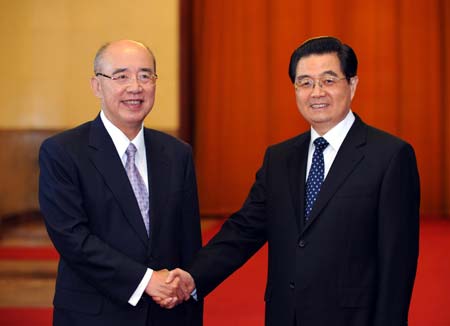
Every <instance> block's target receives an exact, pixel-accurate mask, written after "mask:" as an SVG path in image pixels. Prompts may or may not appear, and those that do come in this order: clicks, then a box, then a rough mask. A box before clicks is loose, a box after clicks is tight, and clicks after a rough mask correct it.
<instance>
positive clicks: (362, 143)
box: [160, 37, 420, 326]
mask: <svg viewBox="0 0 450 326" xmlns="http://www.w3.org/2000/svg"><path fill="white" fill-rule="evenodd" d="M289 77H290V79H291V81H292V83H293V86H294V91H295V97H296V101H297V107H298V109H299V111H300V113H301V114H302V116H303V117H304V118H305V120H307V121H308V122H309V123H310V125H311V128H310V130H308V131H307V132H305V133H303V134H301V135H299V136H297V137H294V138H292V139H289V140H287V141H285V142H283V143H280V144H277V145H273V146H270V147H269V148H268V149H267V152H266V155H265V158H264V162H263V165H262V167H261V168H260V170H259V171H258V173H257V175H256V180H255V182H254V184H253V186H252V188H251V190H250V193H249V195H248V197H247V200H246V201H245V203H244V205H243V207H242V208H241V209H240V210H239V211H238V212H237V213H235V214H233V215H232V216H231V217H230V218H229V219H228V220H227V221H226V222H225V223H224V225H223V227H222V229H221V230H220V231H219V233H218V234H217V235H216V236H215V237H214V238H213V239H212V240H211V241H210V242H209V243H208V244H207V245H206V247H204V248H203V249H201V250H200V252H199V253H198V254H197V256H196V259H195V260H194V263H193V264H192V265H191V266H190V267H189V268H188V270H187V271H188V272H189V274H188V273H187V272H184V271H182V270H181V269H176V270H174V271H172V272H171V275H170V276H169V279H168V280H169V281H170V280H171V278H172V277H174V276H178V277H182V280H183V282H182V283H185V284H187V285H188V288H189V289H188V290H192V289H193V288H196V291H197V295H198V297H199V298H202V297H204V296H206V295H207V294H208V293H209V292H211V291H212V290H213V289H214V288H215V287H216V286H217V285H218V284H219V283H220V282H222V281H223V280H224V279H225V278H226V277H228V276H229V275H230V274H231V273H233V272H234V271H235V270H236V269H238V268H239V267H240V266H241V265H242V264H244V263H245V261H247V260H248V259H249V258H250V257H251V256H252V255H253V254H254V253H255V252H256V251H257V250H258V249H259V248H261V246H262V245H263V244H264V243H266V242H268V245H269V261H268V276H267V286H266V293H265V301H266V325H270V326H272V325H273V326H277V325H301V326H330V325H333V326H387V325H391V326H394V325H396V326H406V325H407V324H408V308H409V304H410V298H411V293H412V289H413V283H414V278H415V273H416V266H417V257H418V238H419V201H420V198H419V197H420V194H419V177H418V172H417V165H416V159H415V155H414V151H413V149H412V147H411V146H410V145H409V144H408V143H406V142H404V141H402V140H400V139H399V138H397V137H394V136H392V135H389V134H387V133H385V132H383V131H380V130H378V129H375V128H373V127H371V126H369V125H367V124H365V123H364V122H363V121H362V120H361V118H360V117H359V116H358V115H357V114H356V113H353V111H352V109H351V102H352V99H353V97H354V95H355V91H356V88H357V85H358V77H357V58H356V55H355V53H354V51H353V50H352V48H351V47H350V46H348V45H346V44H343V43H341V41H339V40H338V39H336V38H333V37H319V38H314V39H310V40H308V41H306V42H305V43H303V44H302V45H301V46H300V47H299V48H298V49H296V50H295V51H294V53H293V54H292V56H291V61H290V65H289ZM236 295H238V293H236ZM160 304H162V305H165V306H167V307H171V306H172V305H173V303H171V302H169V301H160Z"/></svg>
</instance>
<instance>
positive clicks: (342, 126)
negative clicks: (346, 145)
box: [310, 110, 355, 152]
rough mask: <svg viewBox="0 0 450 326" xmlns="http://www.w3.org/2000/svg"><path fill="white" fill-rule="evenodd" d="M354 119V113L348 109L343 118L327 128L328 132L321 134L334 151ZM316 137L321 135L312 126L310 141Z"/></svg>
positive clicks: (342, 140)
mask: <svg viewBox="0 0 450 326" xmlns="http://www.w3.org/2000/svg"><path fill="white" fill-rule="evenodd" d="M354 121H355V115H354V114H353V112H352V110H349V111H348V113H347V115H346V116H345V118H344V119H343V120H342V121H341V122H339V123H338V124H337V125H336V126H334V127H333V128H331V129H330V130H328V132H327V133H326V134H325V135H323V136H322V137H323V138H325V139H326V141H327V142H328V143H329V144H330V145H329V146H331V147H332V148H333V150H335V151H336V152H337V151H338V150H339V148H340V147H341V145H342V143H343V142H344V139H345V137H346V136H347V134H348V132H349V130H350V128H351V127H352V125H353V122H354ZM318 137H321V136H320V135H319V133H318V132H317V131H315V130H314V128H313V127H311V143H310V145H311V146H313V145H312V143H313V142H314V140H315V139H316V138H318Z"/></svg>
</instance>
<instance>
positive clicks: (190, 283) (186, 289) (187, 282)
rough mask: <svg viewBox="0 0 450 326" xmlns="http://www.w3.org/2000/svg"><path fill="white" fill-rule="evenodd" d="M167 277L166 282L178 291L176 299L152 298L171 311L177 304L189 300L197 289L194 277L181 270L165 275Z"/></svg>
mask: <svg viewBox="0 0 450 326" xmlns="http://www.w3.org/2000/svg"><path fill="white" fill-rule="evenodd" d="M165 275H167V278H166V280H165V282H166V284H168V285H171V286H172V288H173V289H174V290H175V291H176V297H161V296H152V298H153V300H154V301H155V302H156V303H158V304H159V305H160V306H161V307H163V308H167V309H171V308H173V307H175V306H176V305H177V304H179V303H181V302H183V301H187V300H189V299H190V297H191V293H192V292H193V291H194V289H195V282H194V279H193V278H192V276H191V275H190V274H189V273H188V272H186V271H184V270H182V269H180V268H176V269H174V270H172V271H170V272H169V273H168V274H167V273H165ZM152 277H153V276H152ZM150 281H151V280H150Z"/></svg>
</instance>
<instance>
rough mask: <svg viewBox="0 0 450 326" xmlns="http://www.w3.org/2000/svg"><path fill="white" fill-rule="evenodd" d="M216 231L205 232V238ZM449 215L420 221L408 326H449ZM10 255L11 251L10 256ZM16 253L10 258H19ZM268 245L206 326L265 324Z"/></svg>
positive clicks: (208, 313) (13, 314) (47, 314)
mask: <svg viewBox="0 0 450 326" xmlns="http://www.w3.org/2000/svg"><path fill="white" fill-rule="evenodd" d="M217 230H218V226H217V227H213V228H212V229H211V230H208V231H206V232H204V240H205V241H207V240H208V239H209V238H211V236H212V235H213V234H215V233H216V232H217ZM14 250H16V251H15V252H16V253H17V257H21V258H19V259H49V256H51V257H53V258H54V259H56V258H57V254H56V253H55V252H54V251H53V253H52V250H50V249H46V250H45V251H43V253H37V251H34V249H33V250H32V251H31V253H28V254H27V253H26V252H25V251H24V250H22V249H20V248H16V249H14ZM14 250H12V249H10V250H6V251H5V250H4V249H0V259H13V258H14V257H13V256H14ZM449 251H450V220H430V219H425V220H424V222H423V223H422V226H421V242H420V258H419V267H418V271H417V277H416V283H415V288H414V293H413V300H412V305H411V311H410V318H409V321H410V323H409V325H410V326H450V259H449V258H448V255H449V253H450V252H449ZM11 255H12V256H11ZM17 257H15V258H14V259H17ZM266 260H267V247H264V248H263V249H262V250H260V251H259V252H258V253H257V254H256V255H255V256H254V257H253V258H252V259H251V260H250V261H249V262H247V264H245V265H244V266H243V267H242V268H241V269H240V270H239V271H237V272H236V273H235V274H234V275H232V276H231V277H230V278H228V279H227V280H226V281H225V282H224V283H223V284H221V285H220V286H219V287H218V288H217V289H216V290H215V291H214V292H213V293H211V294H210V295H209V296H208V297H207V299H206V302H205V317H204V321H205V326H222V325H223V326H225V325H226V326H229V325H233V326H252V325H263V324H264V300H263V296H264V286H265V279H266V273H267V271H266V266H267V261H266ZM0 325H2V326H25V325H33V326H34V325H37V326H41V325H51V308H42V309H39V308H29V309H21V308H13V307H11V308H1V309H0Z"/></svg>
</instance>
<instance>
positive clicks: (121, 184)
mask: <svg viewBox="0 0 450 326" xmlns="http://www.w3.org/2000/svg"><path fill="white" fill-rule="evenodd" d="M144 138H145V146H146V151H147V165H148V176H149V188H150V191H149V194H150V220H151V221H150V223H151V224H150V236H149V237H148V236H147V233H146V230H145V226H144V222H143V220H142V217H141V213H140V211H139V206H138V204H137V201H136V198H135V196H134V193H133V190H132V188H131V185H130V183H129V180H128V177H127V175H126V172H125V169H124V167H123V164H122V162H121V160H120V157H119V155H118V154H117V150H116V148H115V146H114V143H113V141H112V139H111V137H110V136H109V134H108V133H107V131H106V129H105V127H104V126H103V123H102V121H101V119H100V117H99V116H98V117H97V118H96V119H95V120H94V121H92V122H88V123H85V124H83V125H81V126H79V127H77V128H75V129H72V130H68V131H66V132H63V133H61V134H59V135H56V136H54V137H51V138H49V139H47V140H46V141H45V142H44V143H43V144H42V147H41V151H40V157H39V160H40V168H41V174H40V189H39V200H40V206H41V210H42V213H43V215H44V217H45V222H46V226H47V230H48V233H49V235H50V238H51V239H52V241H53V243H54V245H55V247H56V249H57V250H58V252H59V254H60V256H61V258H60V261H59V267H58V276H57V280H56V289H55V297H54V306H55V313H54V324H55V325H65V326H67V325H131V324H132V325H142V326H143V325H201V323H202V303H201V302H199V303H196V302H192V301H193V300H189V301H188V302H187V303H183V304H181V305H180V306H178V307H176V308H175V309H174V310H172V311H167V310H164V309H162V308H160V307H159V306H157V305H156V304H155V303H154V302H153V301H152V300H151V298H149V297H146V296H145V295H144V297H143V298H142V299H141V300H140V302H139V303H138V305H137V306H136V307H133V306H131V305H130V304H128V300H129V298H130V297H131V295H132V294H133V292H134V291H135V290H136V288H137V286H138V284H139V283H140V281H141V280H142V278H143V276H144V274H145V271H146V268H147V267H150V268H152V269H154V270H159V269H162V268H168V269H172V268H175V267H178V266H187V264H188V263H190V262H191V260H192V259H193V256H194V254H195V253H196V252H197V250H198V249H199V248H200V247H201V233H200V223H199V211H198V199H197V185H196V180H195V172H194V165H193V160H192V153H191V148H190V146H189V145H187V144H185V143H183V142H181V141H179V140H177V139H175V138H174V137H171V136H169V135H166V134H164V133H161V132H158V131H155V130H150V129H146V128H145V129H144Z"/></svg>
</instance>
